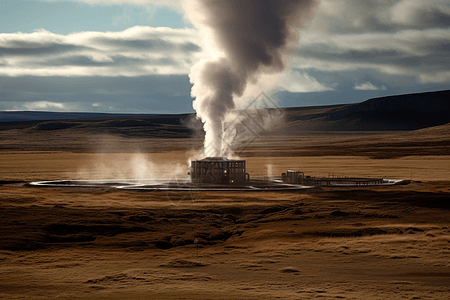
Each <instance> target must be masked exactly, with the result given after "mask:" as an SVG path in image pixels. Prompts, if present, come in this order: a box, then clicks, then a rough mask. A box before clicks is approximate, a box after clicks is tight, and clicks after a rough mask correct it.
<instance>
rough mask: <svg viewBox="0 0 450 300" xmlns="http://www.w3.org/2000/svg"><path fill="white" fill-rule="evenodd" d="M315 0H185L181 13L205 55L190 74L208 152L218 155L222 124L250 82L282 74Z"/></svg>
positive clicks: (195, 104)
mask: <svg viewBox="0 0 450 300" xmlns="http://www.w3.org/2000/svg"><path fill="white" fill-rule="evenodd" d="M317 4H318V2H317V0H187V3H186V12H187V15H188V17H189V19H190V20H191V21H192V23H193V24H194V25H195V26H196V27H197V28H198V29H199V31H200V34H201V35H202V37H203V42H204V45H203V48H204V50H205V57H204V58H203V59H202V60H200V61H199V62H198V63H197V64H196V65H194V66H193V67H192V69H191V72H190V74H189V77H190V81H191V83H192V84H193V87H192V91H191V96H192V97H194V98H195V100H194V101H193V107H194V109H195V110H196V112H197V117H198V118H200V119H201V120H202V122H203V128H204V130H205V133H206V135H205V144H204V146H205V153H206V154H207V156H221V155H222V135H223V124H224V121H225V118H226V116H227V114H228V113H230V112H231V111H232V110H233V109H234V108H235V107H236V103H235V99H236V98H241V97H243V96H245V93H246V89H247V88H248V86H249V85H251V84H257V83H258V79H259V78H260V77H261V76H263V75H267V74H276V73H280V74H283V73H285V71H286V69H287V67H288V58H289V54H290V53H292V51H293V50H295V48H296V46H297V44H298V41H299V30H300V29H301V28H303V27H305V26H306V24H307V23H308V22H309V21H310V20H311V19H312V17H313V14H314V10H315V7H316V6H317Z"/></svg>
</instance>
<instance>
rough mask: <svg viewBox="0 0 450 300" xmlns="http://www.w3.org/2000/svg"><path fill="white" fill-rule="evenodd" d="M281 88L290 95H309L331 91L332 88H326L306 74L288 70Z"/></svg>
mask: <svg viewBox="0 0 450 300" xmlns="http://www.w3.org/2000/svg"><path fill="white" fill-rule="evenodd" d="M282 88H283V89H284V90H286V91H288V92H291V93H310V92H323V91H332V90H333V88H330V87H326V86H324V85H323V84H321V83H320V82H318V81H317V79H315V78H314V77H312V76H309V75H308V74H307V73H301V72H297V71H292V70H290V71H289V72H288V73H287V74H286V76H285V78H284V80H283V82H282Z"/></svg>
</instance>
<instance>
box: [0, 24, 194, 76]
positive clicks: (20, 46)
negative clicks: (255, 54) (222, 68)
mask: <svg viewBox="0 0 450 300" xmlns="http://www.w3.org/2000/svg"><path fill="white" fill-rule="evenodd" d="M197 41H198V38H197V31H196V30H194V29H189V28H185V29H171V28H152V27H147V26H135V27H132V28H129V29H127V30H124V31H120V32H78V33H72V34H68V35H59V34H54V33H51V32H48V31H45V30H39V31H36V32H34V33H20V32H19V33H2V34H0V53H2V56H1V57H0V76H26V75H31V76H107V77H115V76H145V75H154V74H160V75H169V74H187V73H188V72H189V68H190V67H191V66H192V65H193V64H194V62H195V61H196V60H197V59H198V57H199V53H200V51H201V48H200V47H199V46H198V42H197Z"/></svg>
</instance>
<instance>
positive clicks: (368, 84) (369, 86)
mask: <svg viewBox="0 0 450 300" xmlns="http://www.w3.org/2000/svg"><path fill="white" fill-rule="evenodd" d="M353 89H354V90H359V91H377V90H386V87H385V86H384V85H382V86H380V87H378V86H376V85H373V83H371V82H364V83H361V84H357V85H355V86H354V87H353Z"/></svg>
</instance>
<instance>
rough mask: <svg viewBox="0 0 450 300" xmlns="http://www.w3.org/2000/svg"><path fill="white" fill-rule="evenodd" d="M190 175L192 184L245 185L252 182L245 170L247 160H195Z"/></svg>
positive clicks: (212, 158) (219, 158) (215, 158)
mask: <svg viewBox="0 0 450 300" xmlns="http://www.w3.org/2000/svg"><path fill="white" fill-rule="evenodd" d="M189 175H190V177H191V182H192V183H207V184H235V185H244V184H246V183H247V182H249V181H250V176H249V175H248V173H246V169H245V160H232V159H227V158H225V157H207V158H204V159H202V160H193V161H191V170H190V172H189Z"/></svg>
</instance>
